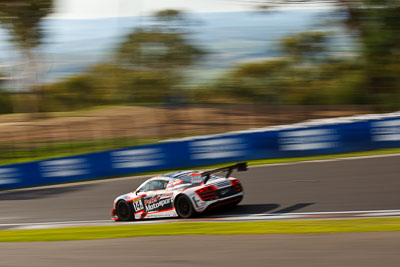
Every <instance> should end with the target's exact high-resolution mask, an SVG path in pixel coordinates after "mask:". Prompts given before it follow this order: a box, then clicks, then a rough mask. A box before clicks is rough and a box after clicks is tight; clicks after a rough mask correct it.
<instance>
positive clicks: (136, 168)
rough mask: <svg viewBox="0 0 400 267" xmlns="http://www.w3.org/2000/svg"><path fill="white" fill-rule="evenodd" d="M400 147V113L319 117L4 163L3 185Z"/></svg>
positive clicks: (0, 177)
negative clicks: (63, 155)
mask: <svg viewBox="0 0 400 267" xmlns="http://www.w3.org/2000/svg"><path fill="white" fill-rule="evenodd" d="M395 147H400V113H392V114H385V115H366V116H361V117H348V118H337V119H328V120H315V121H309V122H305V123H299V124H294V125H286V126H275V127H268V128H263V129H255V130H249V131H239V132H230V133H225V134H219V135H212V136H199V137H193V138H186V139H179V140H174V141H166V142H162V143H157V144H153V145H147V146H138V147H129V148H125V149H118V150H111V151H104V152H97V153H91V154H84V155H79V156H71V157H63V158H57V159H49V160H42V161H36V162H29V163H20V164H12V165H4V166H0V189H10V188H21V187H32V186H39V185H47V184H57V183H65V182H72V181H79V180H90V179H97V178H103V177H110V176H121V175H128V174H135V173H142V172H150V171H160V170H168V169H185V168H189V167H194V166H204V165H211V164H219V163H227V162H234V161H243V160H254V159H270V158H285V157H299V156H312V155H323V154H336V153H346V152H354V151H362V150H373V149H381V148H395Z"/></svg>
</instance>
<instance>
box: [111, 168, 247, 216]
mask: <svg viewBox="0 0 400 267" xmlns="http://www.w3.org/2000/svg"><path fill="white" fill-rule="evenodd" d="M235 169H236V170H238V171H246V170H247V164H246V163H245V162H243V163H237V164H235V165H231V166H228V167H224V168H220V169H215V170H212V171H206V172H200V171H178V172H173V173H168V174H163V175H160V176H155V177H153V178H150V179H148V180H147V181H145V182H144V183H143V184H141V185H140V186H139V187H138V188H137V189H136V190H135V191H133V192H130V193H127V194H124V195H121V196H119V197H117V198H116V199H115V200H114V205H113V209H112V210H111V215H112V219H113V220H115V221H131V220H139V219H149V218H165V217H180V218H190V217H194V216H195V215H198V214H201V213H204V212H206V211H209V210H211V209H213V208H216V207H234V206H236V205H237V204H239V202H240V201H241V200H242V199H243V195H244V193H243V188H242V185H241V184H240V182H239V180H238V179H236V178H233V177H230V175H231V173H232V171H233V170H235ZM221 172H226V175H225V176H220V175H217V174H218V173H221Z"/></svg>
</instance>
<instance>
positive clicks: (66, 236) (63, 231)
mask: <svg viewBox="0 0 400 267" xmlns="http://www.w3.org/2000/svg"><path fill="white" fill-rule="evenodd" d="M388 231H400V218H363V219H324V220H294V221H263V222H181V223H168V224H136V225H118V224H117V223H116V226H95V227H74V228H58V229H42V230H6V231H1V232H0V242H31V241H67V240H90V239H109V238H128V237H139V236H167V235H235V234H311V233H347V232H388Z"/></svg>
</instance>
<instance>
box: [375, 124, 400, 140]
mask: <svg viewBox="0 0 400 267" xmlns="http://www.w3.org/2000/svg"><path fill="white" fill-rule="evenodd" d="M371 134H372V141H376V142H382V141H400V120H388V121H377V122H373V123H371Z"/></svg>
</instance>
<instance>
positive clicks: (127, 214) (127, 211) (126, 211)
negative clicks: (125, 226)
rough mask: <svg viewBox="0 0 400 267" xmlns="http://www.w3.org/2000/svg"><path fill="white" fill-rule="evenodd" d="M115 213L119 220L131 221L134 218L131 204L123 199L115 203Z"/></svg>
mask: <svg viewBox="0 0 400 267" xmlns="http://www.w3.org/2000/svg"><path fill="white" fill-rule="evenodd" d="M116 213H117V216H118V219H119V220H120V221H132V220H133V219H134V215H133V212H132V205H130V204H129V203H127V202H126V201H124V200H121V201H120V202H118V203H117V208H116Z"/></svg>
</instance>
